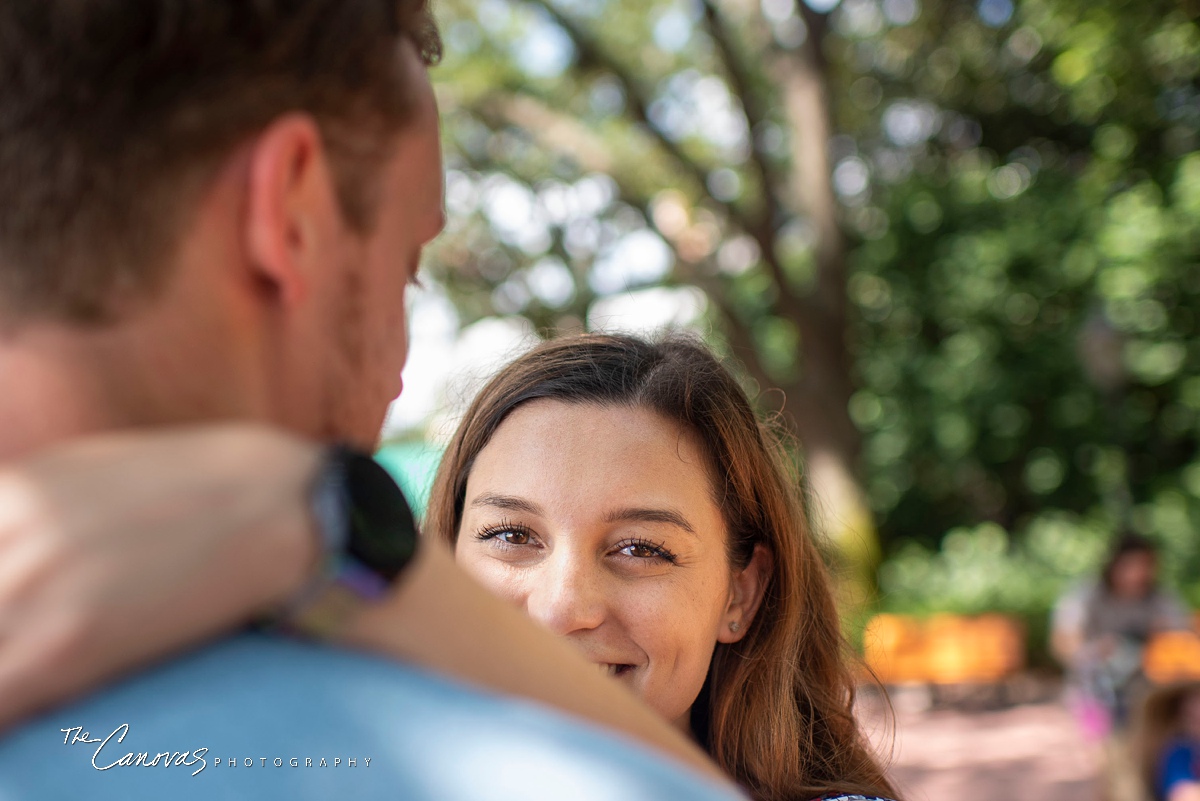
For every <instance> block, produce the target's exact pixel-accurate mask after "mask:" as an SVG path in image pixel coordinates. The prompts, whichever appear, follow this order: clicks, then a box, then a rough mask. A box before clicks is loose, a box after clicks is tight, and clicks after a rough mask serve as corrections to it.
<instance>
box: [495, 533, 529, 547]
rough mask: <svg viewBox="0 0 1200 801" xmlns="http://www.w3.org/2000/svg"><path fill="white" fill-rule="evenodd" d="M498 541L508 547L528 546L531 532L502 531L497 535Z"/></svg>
mask: <svg viewBox="0 0 1200 801" xmlns="http://www.w3.org/2000/svg"><path fill="white" fill-rule="evenodd" d="M496 539H498V540H500V541H501V542H503V543H505V544H506V545H528V544H529V532H526V531H500V532H497V533H496Z"/></svg>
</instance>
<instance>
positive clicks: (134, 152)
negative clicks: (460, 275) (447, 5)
mask: <svg viewBox="0 0 1200 801" xmlns="http://www.w3.org/2000/svg"><path fill="white" fill-rule="evenodd" d="M426 4H427V0H10V1H9V2H5V3H3V4H0V323H2V328H3V331H2V332H0V333H2V334H3V335H4V336H5V337H6V338H7V339H9V340H10V341H11V339H12V338H13V337H20V336H21V334H22V332H23V331H25V330H27V329H29V328H30V327H46V326H53V327H57V328H58V329H61V330H68V331H71V332H73V333H76V334H78V336H79V337H91V338H92V339H93V340H96V338H102V337H105V336H107V337H109V338H110V339H112V338H113V336H115V335H114V334H113V333H112V332H113V331H114V330H126V331H129V332H135V331H136V332H140V333H129V334H128V336H129V337H131V338H132V340H133V341H134V342H135V345H140V344H141V341H142V340H144V339H146V338H147V337H149V338H156V337H157V338H159V339H162V338H163V337H165V338H166V339H170V338H171V337H172V336H174V334H175V333H176V329H178V330H179V331H182V329H183V328H184V327H185V326H190V328H189V329H188V333H191V332H192V331H193V330H194V329H195V328H196V326H197V325H203V326H204V327H209V328H210V331H209V332H208V333H210V334H211V337H212V341H213V348H212V349H211V351H209V352H208V353H206V354H198V353H196V350H197V348H196V342H191V343H188V342H187V341H186V340H187V339H188V337H187V336H182V335H181V337H180V339H181V342H180V345H181V346H190V347H191V352H190V353H187V354H185V353H182V352H181V353H180V358H181V359H190V360H193V366H194V367H195V369H196V370H199V371H200V372H208V373H209V378H210V379H211V380H212V381H215V382H221V381H225V380H229V381H231V382H232V383H237V384H239V385H240V388H241V389H242V390H244V391H249V389H250V388H251V387H253V388H254V389H255V391H256V392H258V394H259V395H260V396H261V397H260V398H257V399H255V400H254V401H253V402H249V401H248V403H250V405H256V406H257V408H256V409H254V410H252V413H254V414H257V415H260V416H265V417H268V418H270V419H273V420H274V421H275V422H280V423H284V424H287V425H289V426H291V427H293V428H296V429H300V430H301V431H303V432H304V433H309V434H312V435H319V436H340V437H349V438H351V439H355V440H358V441H360V442H361V441H364V440H370V439H372V438H373V437H374V436H375V432H376V431H377V427H378V424H379V422H380V418H381V415H382V412H383V408H385V406H386V402H387V400H390V398H391V397H393V396H394V395H395V393H396V392H398V390H399V385H398V374H399V370H400V367H401V366H402V363H403V356H404V350H405V334H404V325H403V318H404V313H403V289H404V286H405V284H406V283H407V282H408V281H409V280H411V278H412V274H413V272H414V271H415V267H416V263H417V259H418V257H419V253H420V248H421V246H422V245H423V244H425V242H427V241H428V240H429V239H430V238H431V237H432V236H433V235H434V234H435V233H436V232H437V230H438V229H439V228H440V223H441V194H440V193H441V171H440V158H439V155H438V152H437V123H436V110H435V106H434V102H433V98H432V93H431V91H430V88H429V84H428V78H427V76H426V75H425V67H426V66H427V65H429V64H431V63H432V62H433V61H434V60H436V58H437V57H438V54H439V42H438V39H437V34H436V30H435V28H434V26H433V23H432V19H431V18H430V16H429V14H428V11H427V8H426ZM192 318H194V319H192ZM172 326H174V329H173V328H172ZM201 333H204V332H201ZM97 341H98V340H97ZM171 344H172V343H171V342H169V341H165V340H163V341H161V342H159V343H158V346H159V347H160V350H163V351H168V349H169V348H170V346H171ZM137 349H138V348H137V347H134V348H133V350H137ZM160 356H161V354H159V355H157V356H154V357H149V358H159V357H160ZM205 356H210V357H215V358H220V359H223V361H224V364H225V365H233V363H234V362H237V361H239V360H241V361H243V362H244V363H242V364H240V365H237V366H236V368H235V367H234V366H229V371H230V374H229V375H221V371H220V370H219V369H216V367H217V365H204V364H203V362H204V357H205ZM210 366H211V367H213V368H214V369H212V370H208V369H207V368H208V367H210ZM118 372H119V371H118ZM189 392H190V393H191V394H193V395H194V394H195V393H196V392H197V390H196V388H194V387H193V388H191V389H190V390H189ZM167 394H170V393H169V392H166V393H164V392H161V391H160V392H159V393H158V395H159V396H164V395H167ZM384 395H387V397H386V398H382V396H384ZM381 398H382V399H381ZM159 400H160V401H161V402H167V399H165V397H159ZM196 405H197V407H198V408H199V407H202V406H204V404H203V403H198V404H196ZM209 405H210V406H211V405H212V404H211V403H210V404H209ZM233 405H236V404H233Z"/></svg>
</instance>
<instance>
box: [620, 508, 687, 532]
mask: <svg viewBox="0 0 1200 801" xmlns="http://www.w3.org/2000/svg"><path fill="white" fill-rule="evenodd" d="M604 522H606V523H666V524H668V525H672V526H677V527H678V528H681V529H683V530H684V531H686V532H688V533H690V534H695V533H696V529H695V528H693V527H692V524H691V523H689V522H688V521H687V518H686V517H684V516H683V515H682V514H680V513H679V512H677V511H675V510H674V509H641V508H629V509H617V510H615V511H612V512H609V513H608V514H607V515H605V517H604Z"/></svg>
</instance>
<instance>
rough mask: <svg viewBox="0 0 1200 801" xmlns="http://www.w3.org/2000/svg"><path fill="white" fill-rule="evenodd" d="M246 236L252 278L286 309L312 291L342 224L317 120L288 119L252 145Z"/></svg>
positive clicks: (293, 116) (292, 116)
mask: <svg viewBox="0 0 1200 801" xmlns="http://www.w3.org/2000/svg"><path fill="white" fill-rule="evenodd" d="M246 195H247V197H246V215H245V218H244V220H245V227H244V236H245V244H246V250H247V253H248V255H249V261H250V266H251V268H252V269H253V270H254V272H255V275H254V279H255V280H256V281H257V282H259V283H261V284H265V285H266V286H267V287H268V288H269V289H270V290H271V291H272V292H273V293H274V294H275V295H276V297H277V298H278V300H279V302H280V303H282V304H284V305H288V306H290V305H294V304H296V303H299V302H301V301H302V300H303V299H304V298H305V297H306V296H307V294H308V293H309V292H310V291H312V290H311V284H312V280H313V274H314V270H315V269H316V266H317V265H318V264H319V263H320V261H321V260H322V254H323V253H324V252H326V251H327V249H328V248H329V247H330V245H331V243H330V242H329V241H325V240H327V239H329V238H330V235H331V231H332V230H333V229H332V228H331V227H330V225H329V223H330V221H331V220H334V219H340V216H336V217H331V216H330V215H339V214H340V213H339V206H338V205H337V193H336V188H335V186H334V182H333V175H332V171H331V169H330V166H329V161H328V158H327V157H326V153H325V149H324V145H323V143H322V139H321V133H320V130H319V129H318V127H317V124H316V121H315V120H313V119H312V118H311V117H309V116H308V115H305V114H289V115H287V116H284V117H280V118H279V119H277V120H275V121H274V122H272V123H271V124H270V125H269V126H267V127H266V128H265V129H263V131H261V132H260V133H259V135H258V136H257V138H256V139H255V141H254V143H253V144H252V145H251V150H250V154H249V165H248V175H247V190H246Z"/></svg>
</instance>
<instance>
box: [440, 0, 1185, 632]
mask: <svg viewBox="0 0 1200 801" xmlns="http://www.w3.org/2000/svg"><path fill="white" fill-rule="evenodd" d="M1198 11H1200V7H1198V6H1197V3H1196V2H1195V0H1142V2H1137V3H1133V2H1118V1H1117V0H1099V1H1098V2H1096V1H1094V0H1093V1H1092V2H1082V0H978V2H964V1H963V0H841V2H839V0H809V2H808V3H805V2H802V1H801V0H471V1H470V2H468V0H441V2H440V3H439V5H438V13H439V18H440V20H441V23H442V26H443V29H444V33H445V36H446V40H447V45H448V46H447V58H446V62H445V64H444V65H443V66H442V67H439V69H438V70H436V71H435V78H436V80H437V82H438V89H439V95H440V98H441V103H442V109H443V114H444V120H445V142H446V148H447V154H446V155H447V165H448V176H447V203H448V206H449V210H450V225H449V228H448V230H447V232H446V234H445V235H444V236H443V238H442V239H441V240H440V242H439V244H438V245H437V246H436V248H435V249H434V251H433V254H432V264H431V268H430V273H431V275H432V276H433V277H434V279H435V280H436V281H437V282H438V283H439V284H440V285H441V286H442V287H444V288H445V291H446V292H447V293H448V295H449V297H450V298H451V299H452V300H453V302H454V304H455V306H456V307H457V308H458V310H459V313H460V315H461V316H462V318H463V319H464V320H465V321H466V322H471V321H475V320H479V319H483V318H485V317H490V316H496V315H501V316H514V315H515V316H521V317H523V318H525V319H527V320H528V321H529V323H530V324H531V326H532V328H533V329H534V330H535V331H537V332H538V333H539V334H542V335H551V334H555V333H565V332H574V331H580V330H593V329H604V328H605V323H606V320H607V319H609V317H610V316H611V315H612V314H614V313H616V309H617V308H618V307H619V308H620V309H621V310H622V312H623V313H625V314H630V313H632V314H635V315H639V314H640V315H643V316H644V317H645V319H646V322H647V325H652V324H660V323H671V322H674V323H688V322H693V321H695V320H699V321H700V323H699V326H700V327H701V329H702V330H703V331H704V332H705V333H706V335H707V336H708V338H709V339H710V341H711V342H712V343H713V344H714V345H715V346H716V347H717V348H718V349H720V350H722V351H724V352H725V353H727V354H729V355H731V356H733V357H734V358H735V359H736V360H737V362H738V363H739V364H740V365H742V366H744V376H745V379H746V380H747V382H748V386H750V388H751V389H752V390H754V391H756V392H757V394H758V397H759V399H760V402H761V403H762V404H763V406H764V410H765V411H768V412H781V413H782V414H781V417H780V419H781V420H783V421H785V422H786V424H787V425H788V426H790V427H791V428H792V430H793V432H794V433H795V434H796V435H797V437H798V440H799V442H800V443H801V450H802V453H803V465H804V467H803V470H804V473H805V475H806V477H807V478H808V480H809V482H810V484H811V487H812V489H813V491H814V494H815V495H816V497H818V498H819V499H820V503H819V504H818V506H817V509H816V516H817V519H818V522H819V523H820V526H821V528H822V530H823V531H824V533H825V534H826V535H827V536H828V537H829V538H830V541H831V542H832V543H833V545H834V546H835V547H834V549H833V551H834V554H835V558H836V559H837V560H838V561H839V562H840V565H841V567H842V568H843V570H844V573H845V575H846V576H847V578H848V579H849V582H848V583H849V584H850V585H853V586H857V587H859V589H860V590H864V589H865V590H869V589H870V588H871V584H872V582H873V581H874V577H875V576H876V575H878V577H879V580H880V583H881V585H882V588H883V590H884V591H885V596H884V603H885V605H889V606H891V607H893V608H900V609H924V608H934V607H937V608H950V609H957V610H959V611H975V610H977V609H985V608H988V609H995V608H1006V609H1011V610H1014V611H1025V612H1027V613H1029V614H1038V615H1040V614H1043V613H1044V610H1045V609H1046V608H1047V606H1048V604H1049V603H1050V599H1051V598H1052V596H1053V594H1054V593H1055V592H1057V591H1058V589H1059V588H1060V587H1061V585H1062V583H1063V581H1064V580H1066V579H1067V578H1068V577H1070V576H1075V575H1078V574H1079V573H1080V572H1081V571H1084V570H1086V569H1088V568H1090V567H1091V566H1092V565H1094V564H1095V563H1096V562H1097V561H1098V560H1099V559H1100V557H1101V555H1102V553H1103V551H1104V549H1105V547H1106V542H1107V538H1108V536H1109V535H1111V533H1112V532H1114V531H1116V530H1119V529H1123V528H1131V529H1134V530H1137V531H1140V532H1143V533H1146V534H1149V535H1151V536H1153V537H1155V538H1156V539H1157V540H1158V541H1159V542H1161V543H1163V545H1164V547H1165V548H1166V551H1167V559H1165V560H1164V564H1165V567H1166V569H1167V574H1168V577H1169V578H1170V580H1171V581H1172V582H1173V583H1174V584H1175V585H1177V586H1180V587H1181V588H1183V589H1185V590H1187V591H1189V592H1191V594H1192V600H1193V602H1197V603H1200V579H1198V576H1200V544H1198V543H1200V458H1198V456H1197V448H1196V445H1197V439H1198V437H1200V370H1198V369H1197V368H1198V367H1200V332H1198V328H1197V326H1198V325H1200V269H1197V255H1198V254H1200V154H1198V153H1197V152H1196V150H1197V142H1198V137H1200V134H1198V132H1200V81H1198V76H1200V27H1198V26H1197V23H1196V17H1197V12H1198ZM881 559H883V560H885V562H884V564H883V567H882V569H881V570H879V571H878V572H876V568H877V567H878V565H879V562H880V560H881Z"/></svg>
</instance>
